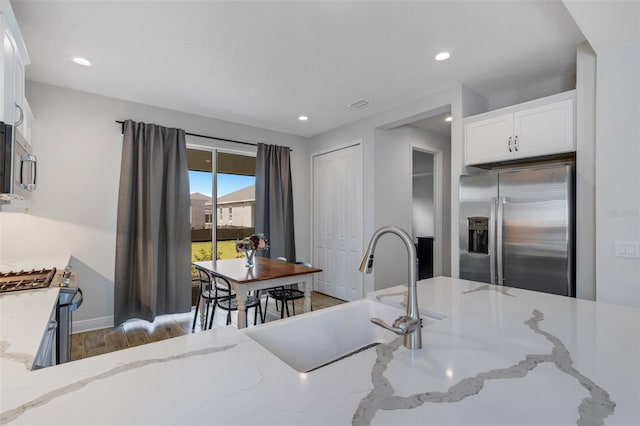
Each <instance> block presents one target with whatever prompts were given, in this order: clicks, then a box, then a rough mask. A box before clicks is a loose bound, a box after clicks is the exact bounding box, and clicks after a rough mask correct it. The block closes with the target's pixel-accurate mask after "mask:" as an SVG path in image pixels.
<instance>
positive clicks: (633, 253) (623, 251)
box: [616, 241, 640, 259]
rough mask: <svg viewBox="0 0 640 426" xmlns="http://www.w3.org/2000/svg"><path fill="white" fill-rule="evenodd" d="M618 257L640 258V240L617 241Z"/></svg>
mask: <svg viewBox="0 0 640 426" xmlns="http://www.w3.org/2000/svg"><path fill="white" fill-rule="evenodd" d="M616 257H628V258H634V259H637V258H639V257H640V244H639V243H638V241H616Z"/></svg>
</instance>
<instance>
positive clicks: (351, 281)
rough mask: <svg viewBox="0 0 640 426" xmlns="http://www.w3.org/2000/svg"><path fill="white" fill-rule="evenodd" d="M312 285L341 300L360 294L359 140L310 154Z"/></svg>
mask: <svg viewBox="0 0 640 426" xmlns="http://www.w3.org/2000/svg"><path fill="white" fill-rule="evenodd" d="M312 208H313V265H314V266H316V267H318V268H321V269H322V272H321V273H319V274H316V275H315V276H314V290H316V291H319V292H321V293H324V294H327V295H329V296H333V297H337V298H339V299H343V300H349V301H350V300H357V299H361V298H362V297H364V294H363V276H362V274H361V273H360V271H359V270H358V267H359V265H360V260H361V259H362V252H363V248H362V232H363V231H362V156H361V152H360V146H359V145H354V146H350V147H347V148H343V149H339V150H336V151H332V152H329V153H326V154H320V155H316V156H314V157H313V207H312Z"/></svg>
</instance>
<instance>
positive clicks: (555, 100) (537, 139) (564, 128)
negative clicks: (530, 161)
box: [464, 91, 576, 166]
mask: <svg viewBox="0 0 640 426" xmlns="http://www.w3.org/2000/svg"><path fill="white" fill-rule="evenodd" d="M464 123H465V125H464V128H465V139H464V142H465V165H467V166H471V165H477V164H487V163H496V162H501V161H510V160H520V159H526V158H532V157H539V156H546V155H554V154H561V153H566V152H572V151H575V149H576V143H575V130H574V129H575V91H570V92H566V93H561V94H559V95H554V96H550V97H548V98H543V99H538V100H535V101H531V102H527V103H524V104H520V105H515V106H512V107H508V108H502V109H500V110H496V111H491V112H488V113H485V114H480V115H477V116H474V117H469V118H466V119H465V121H464Z"/></svg>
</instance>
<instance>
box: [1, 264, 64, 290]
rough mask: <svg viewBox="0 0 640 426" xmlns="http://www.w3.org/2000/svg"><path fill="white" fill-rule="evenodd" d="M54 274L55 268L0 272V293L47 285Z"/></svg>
mask: <svg viewBox="0 0 640 426" xmlns="http://www.w3.org/2000/svg"><path fill="white" fill-rule="evenodd" d="M55 274H56V268H51V269H32V270H31V271H10V272H0V293H6V292H10V291H20V290H34V289H38V288H46V287H49V285H51V280H53V277H54V276H55Z"/></svg>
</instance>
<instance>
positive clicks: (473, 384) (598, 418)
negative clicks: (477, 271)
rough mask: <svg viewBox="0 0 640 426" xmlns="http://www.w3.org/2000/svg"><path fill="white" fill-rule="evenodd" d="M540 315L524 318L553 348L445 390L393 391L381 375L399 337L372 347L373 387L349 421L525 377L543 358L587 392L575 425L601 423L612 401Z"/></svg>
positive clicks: (368, 419)
mask: <svg viewBox="0 0 640 426" xmlns="http://www.w3.org/2000/svg"><path fill="white" fill-rule="evenodd" d="M543 319H544V315H543V314H542V312H540V311H539V310H537V309H536V310H534V311H533V313H532V315H531V318H529V319H528V320H526V321H524V324H525V325H527V326H528V327H529V328H530V329H531V330H532V331H533V332H534V333H536V334H540V335H542V336H544V337H545V338H546V339H547V340H548V341H549V342H550V343H551V344H552V345H553V348H552V350H551V353H550V354H533V355H525V356H524V359H523V360H521V361H520V362H518V363H517V364H515V365H512V366H509V367H506V368H501V369H494V370H490V371H487V372H482V373H478V374H477V375H476V376H474V377H468V378H465V379H462V380H460V381H459V382H457V383H456V384H454V385H453V386H451V387H450V388H449V389H448V391H447V392H425V393H420V394H414V395H410V396H407V397H401V396H398V395H394V389H393V386H392V385H391V383H390V381H389V380H388V379H387V378H386V377H385V376H384V373H385V371H386V370H387V367H388V365H389V363H390V362H391V361H392V360H393V353H394V352H395V351H396V350H397V349H398V348H399V347H400V345H401V344H402V338H401V337H400V338H396V339H394V340H393V341H392V342H389V343H387V344H383V345H380V346H378V347H377V348H376V351H377V358H376V361H375V364H374V366H373V368H372V370H371V381H372V383H373V389H372V390H371V392H370V393H369V394H368V395H367V396H366V397H365V398H364V399H363V400H362V401H361V402H360V404H359V405H358V408H357V409H356V412H355V413H354V415H353V421H352V424H353V425H369V424H371V421H372V420H373V418H374V417H375V414H376V412H377V411H378V410H407V409H412V408H416V407H419V406H421V405H422V404H424V403H425V402H432V403H455V402H459V401H462V400H463V399H465V398H467V397H470V396H473V395H476V394H478V393H479V392H480V391H481V390H482V388H483V387H484V383H485V382H486V381H487V380H496V379H516V378H522V377H525V376H526V375H527V374H529V372H530V371H532V370H534V369H535V368H536V367H537V366H538V365H540V364H542V363H546V362H550V363H553V364H554V365H555V366H556V367H557V368H558V370H560V371H561V372H563V373H565V374H567V375H569V376H571V377H574V378H575V379H576V380H577V381H578V382H579V383H580V385H581V386H582V387H583V388H585V389H586V390H587V391H588V392H589V396H588V397H586V398H584V399H583V400H582V401H581V403H580V405H579V406H578V410H577V411H578V414H579V417H578V420H577V421H576V423H577V424H578V425H584V426H586V425H604V419H605V418H606V417H607V416H609V415H611V414H612V413H613V412H614V410H615V406H616V404H615V402H613V401H612V400H611V398H610V396H609V393H608V392H607V391H606V390H604V389H603V388H601V387H600V386H598V385H597V384H596V383H594V382H593V381H592V380H591V379H589V378H588V377H586V376H584V375H583V374H582V373H580V372H579V371H578V370H577V369H576V368H575V367H573V360H572V359H571V354H570V353H569V351H568V350H567V347H566V346H565V345H564V343H562V341H561V340H560V339H559V338H557V337H556V336H554V335H552V334H551V333H548V332H546V331H544V330H542V329H541V328H540V322H541V321H543Z"/></svg>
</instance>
